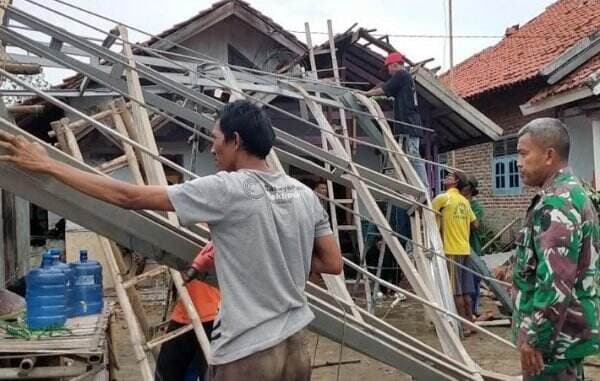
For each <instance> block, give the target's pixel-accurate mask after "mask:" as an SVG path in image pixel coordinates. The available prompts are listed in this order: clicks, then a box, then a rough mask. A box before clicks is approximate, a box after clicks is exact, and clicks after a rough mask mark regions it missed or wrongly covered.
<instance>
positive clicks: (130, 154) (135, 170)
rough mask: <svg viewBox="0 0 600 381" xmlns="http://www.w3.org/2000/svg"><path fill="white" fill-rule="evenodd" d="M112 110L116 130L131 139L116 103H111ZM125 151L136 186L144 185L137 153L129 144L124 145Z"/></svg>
mask: <svg viewBox="0 0 600 381" xmlns="http://www.w3.org/2000/svg"><path fill="white" fill-rule="evenodd" d="M110 109H111V110H112V119H113V122H114V125H115V128H116V130H117V131H119V133H120V134H121V135H123V136H126V137H129V134H128V133H127V128H126V127H125V123H124V122H123V118H122V117H121V114H119V112H118V111H117V107H116V106H115V104H114V103H111V105H110ZM123 151H125V157H126V158H127V163H128V164H129V170H130V171H131V175H132V176H133V179H134V181H135V183H136V184H143V183H144V179H143V177H142V172H141V170H140V167H139V163H138V161H137V159H136V157H135V152H134V151H133V148H132V147H131V146H130V145H129V144H123Z"/></svg>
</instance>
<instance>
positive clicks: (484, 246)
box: [481, 217, 521, 253]
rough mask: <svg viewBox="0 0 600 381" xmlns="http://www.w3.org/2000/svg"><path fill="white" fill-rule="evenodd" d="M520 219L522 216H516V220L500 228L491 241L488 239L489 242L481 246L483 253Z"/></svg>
mask: <svg viewBox="0 0 600 381" xmlns="http://www.w3.org/2000/svg"><path fill="white" fill-rule="evenodd" d="M520 219H521V217H516V218H515V219H514V220H512V221H511V222H509V223H508V224H507V225H506V226H505V227H503V228H502V229H500V231H499V232H498V233H496V235H495V236H493V237H492V239H490V240H489V241H487V243H486V244H485V245H483V247H482V248H481V252H482V253H483V251H484V250H485V249H487V248H488V247H489V246H490V245H491V244H492V243H494V241H496V240H497V239H498V238H500V237H501V236H502V234H504V233H505V232H506V231H507V230H508V229H510V227H511V226H513V225H514V224H515V223H516V222H517V221H519V220H520Z"/></svg>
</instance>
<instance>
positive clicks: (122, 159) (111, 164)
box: [96, 155, 127, 173]
mask: <svg viewBox="0 0 600 381" xmlns="http://www.w3.org/2000/svg"><path fill="white" fill-rule="evenodd" d="M125 165H127V157H126V156H125V155H121V156H118V157H116V158H114V159H112V160H110V161H107V162H106V163H102V164H100V165H99V166H97V167H96V169H97V170H99V171H100V172H104V173H110V172H113V171H115V170H116V169H118V168H122V167H124V166H125Z"/></svg>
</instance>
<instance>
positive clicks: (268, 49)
mask: <svg viewBox="0 0 600 381" xmlns="http://www.w3.org/2000/svg"><path fill="white" fill-rule="evenodd" d="M181 44H182V45H184V46H186V47H189V48H191V49H194V50H197V51H199V52H202V54H206V55H208V56H210V57H213V58H215V59H217V60H218V61H221V62H228V54H227V44H230V45H232V46H233V47H235V48H236V49H237V50H238V51H239V52H240V53H242V54H243V55H244V56H246V57H247V58H248V59H249V60H250V61H252V62H254V63H255V65H256V66H258V67H259V68H262V64H263V63H264V62H265V61H266V59H267V57H268V56H269V54H271V53H272V52H274V51H276V50H277V49H279V48H281V45H279V44H278V43H277V42H275V41H274V40H272V39H271V38H269V37H268V36H266V35H265V34H263V33H261V32H258V31H257V30H256V29H254V28H252V27H251V26H250V25H248V24H247V23H245V22H244V21H242V20H240V19H239V18H237V17H235V16H231V17H229V18H227V19H225V20H223V21H222V22H220V23H218V24H216V25H214V26H212V27H210V28H208V29H206V30H204V31H202V33H200V34H198V35H196V36H194V37H192V38H190V39H188V40H186V41H183V42H182V43H181ZM174 51H176V52H178V53H182V54H189V52H188V51H185V50H183V49H179V48H177V49H174Z"/></svg>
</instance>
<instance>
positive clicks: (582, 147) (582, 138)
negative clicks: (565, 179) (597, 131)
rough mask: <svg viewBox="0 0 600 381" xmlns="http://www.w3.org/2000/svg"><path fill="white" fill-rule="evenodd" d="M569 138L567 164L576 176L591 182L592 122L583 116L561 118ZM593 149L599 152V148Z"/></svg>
mask: <svg viewBox="0 0 600 381" xmlns="http://www.w3.org/2000/svg"><path fill="white" fill-rule="evenodd" d="M563 122H564V123H565V124H566V125H567V127H568V129H569V135H570V137H571V153H570V155H569V163H570V165H571V168H573V172H574V173H575V175H576V176H579V177H580V178H582V179H583V180H585V181H589V182H592V180H593V176H594V160H593V157H594V143H593V136H592V120H591V119H590V118H588V117H586V116H585V115H578V116H574V117H566V118H563ZM595 149H597V150H600V147H596V148H595Z"/></svg>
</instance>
